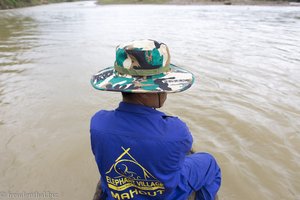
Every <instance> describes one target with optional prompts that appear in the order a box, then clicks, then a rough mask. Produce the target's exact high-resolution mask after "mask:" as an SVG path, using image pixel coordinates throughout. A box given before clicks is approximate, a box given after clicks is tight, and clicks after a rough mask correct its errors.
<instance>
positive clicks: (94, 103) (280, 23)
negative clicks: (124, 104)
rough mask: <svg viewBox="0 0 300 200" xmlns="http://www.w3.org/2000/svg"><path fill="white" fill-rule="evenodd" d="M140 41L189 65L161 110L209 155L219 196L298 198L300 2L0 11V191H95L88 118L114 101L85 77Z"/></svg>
mask: <svg viewBox="0 0 300 200" xmlns="http://www.w3.org/2000/svg"><path fill="white" fill-rule="evenodd" d="M141 38H151V39H156V40H159V41H163V42H165V43H166V44H167V45H168V46H169V48H170V53H171V56H172V58H171V61H172V63H174V64H177V65H179V66H183V67H185V68H187V69H189V70H191V71H193V72H194V74H195V77H196V81H195V84H194V85H193V87H192V88H191V89H190V90H187V91H186V92H183V93H178V94H170V95H169V96H168V100H167V102H166V104H165V107H164V108H163V109H161V110H162V111H164V112H167V113H168V114H170V115H177V116H179V117H180V118H181V119H182V120H183V121H185V122H186V123H187V124H188V126H189V128H190V130H191V132H192V133H193V136H194V147H195V149H196V150H197V151H206V152H210V153H211V154H213V155H214V156H215V157H216V158H217V160H218V162H219V164H220V166H221V168H222V173H223V183H222V187H221V189H220V192H219V199H221V200H256V199H257V200H258V199H259V200H300V7H289V6H217V5H214V6H200V5H197V6H174V5H166V6H158V5H137V6H130V5H122V6H116V5H112V6H100V5H96V4H95V3H94V2H92V1H87V2H75V3H60V4H52V5H43V6H36V7H30V8H22V9H15V10H6V11H0V113H1V115H0V199H1V200H2V199H3V200H7V199H51V198H50V196H52V197H54V198H52V199H56V200H58V199H59V200H70V199H72V200H88V199H91V198H92V196H93V192H94V187H95V185H96V182H97V179H98V176H99V175H98V171H97V167H96V164H95V162H94V158H93V155H92V153H91V150H90V141H89V119H90V117H91V116H92V115H93V114H94V113H95V112H96V111H97V110H99V109H114V108H115V107H116V106H117V105H118V102H119V101H120V99H121V98H120V95H119V94H118V93H110V92H100V91H96V90H94V89H93V88H92V87H91V86H90V83H89V81H90V77H91V75H92V74H93V73H95V72H97V71H98V70H100V69H102V68H104V67H107V66H111V65H112V64H113V62H114V55H115V46H116V45H118V44H119V43H122V42H126V41H130V40H133V39H141ZM29 193H35V194H36V195H35V196H36V197H30V198H29V195H28V194H29ZM43 194H44V196H46V197H44V198H42V195H43ZM22 195H23V196H22ZM26 195H27V196H26ZM39 195H40V196H39ZM47 195H48V196H47Z"/></svg>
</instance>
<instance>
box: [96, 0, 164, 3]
mask: <svg viewBox="0 0 300 200" xmlns="http://www.w3.org/2000/svg"><path fill="white" fill-rule="evenodd" d="M167 2H169V0H98V3H100V4H162V3H167Z"/></svg>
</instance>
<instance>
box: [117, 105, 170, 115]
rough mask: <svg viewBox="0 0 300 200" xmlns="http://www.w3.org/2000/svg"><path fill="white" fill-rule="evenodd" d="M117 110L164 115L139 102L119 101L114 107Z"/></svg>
mask: <svg viewBox="0 0 300 200" xmlns="http://www.w3.org/2000/svg"><path fill="white" fill-rule="evenodd" d="M116 110H117V111H125V112H131V113H138V114H160V115H164V113H162V112H160V111H158V110H156V109H154V108H151V107H148V106H144V105H140V104H133V103H126V102H120V104H119V107H118V108H117V109H116Z"/></svg>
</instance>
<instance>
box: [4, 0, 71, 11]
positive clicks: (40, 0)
mask: <svg viewBox="0 0 300 200" xmlns="http://www.w3.org/2000/svg"><path fill="white" fill-rule="evenodd" d="M65 1H73V0H0V9H10V8H20V7H25V6H34V5H40V4H47V3H58V2H65Z"/></svg>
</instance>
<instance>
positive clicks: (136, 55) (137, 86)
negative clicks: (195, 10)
mask: <svg viewBox="0 0 300 200" xmlns="http://www.w3.org/2000/svg"><path fill="white" fill-rule="evenodd" d="M193 82H194V76H193V74H192V73H191V72H189V71H187V70H184V69H182V68H180V67H177V66H175V65H173V64H171V63H170V54H169V49H168V47H167V45H166V44H164V43H159V42H157V41H154V40H135V41H131V42H128V43H125V44H120V45H119V46H117V48H116V61H115V63H114V66H113V67H108V68H105V69H103V70H101V71H99V72H98V73H97V74H95V75H93V77H92V79H91V84H92V85H93V87H94V88H96V89H98V90H105V91H118V92H132V93H159V92H168V93H172V92H181V91H184V90H186V89H188V88H189V87H191V85H192V84H193Z"/></svg>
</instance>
